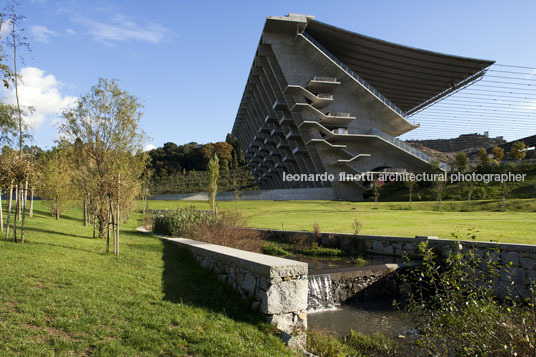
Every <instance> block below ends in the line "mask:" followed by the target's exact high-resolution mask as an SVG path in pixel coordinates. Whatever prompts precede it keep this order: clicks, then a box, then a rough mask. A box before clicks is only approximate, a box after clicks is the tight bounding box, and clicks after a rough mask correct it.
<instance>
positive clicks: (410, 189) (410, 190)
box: [409, 187, 413, 209]
mask: <svg viewBox="0 0 536 357" xmlns="http://www.w3.org/2000/svg"><path fill="white" fill-rule="evenodd" d="M412 191H413V189H412V188H411V187H410V188H409V208H410V209H411V193H412Z"/></svg>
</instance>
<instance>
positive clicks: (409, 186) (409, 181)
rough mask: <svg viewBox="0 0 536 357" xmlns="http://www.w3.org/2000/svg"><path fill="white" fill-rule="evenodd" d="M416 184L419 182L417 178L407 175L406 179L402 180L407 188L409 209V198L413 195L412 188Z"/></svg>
mask: <svg viewBox="0 0 536 357" xmlns="http://www.w3.org/2000/svg"><path fill="white" fill-rule="evenodd" d="M418 184H419V182H417V180H412V179H410V178H409V177H408V179H407V180H405V181H404V185H405V186H406V187H407V189H408V190H409V209H411V199H412V195H413V190H414V189H415V188H416V187H417V185H418Z"/></svg>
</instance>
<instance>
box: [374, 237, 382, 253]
mask: <svg viewBox="0 0 536 357" xmlns="http://www.w3.org/2000/svg"><path fill="white" fill-rule="evenodd" d="M372 249H373V250H375V251H378V252H383V244H382V242H380V241H378V240H374V241H372Z"/></svg>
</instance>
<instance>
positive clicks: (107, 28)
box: [4, 0, 536, 147]
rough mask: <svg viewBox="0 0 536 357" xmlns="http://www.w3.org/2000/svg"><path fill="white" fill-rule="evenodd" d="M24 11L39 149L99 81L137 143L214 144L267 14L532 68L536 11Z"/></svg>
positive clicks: (365, 5)
mask: <svg viewBox="0 0 536 357" xmlns="http://www.w3.org/2000/svg"><path fill="white" fill-rule="evenodd" d="M23 2H24V4H23V5H22V6H21V7H20V9H19V12H20V13H21V14H23V15H25V16H26V17H27V20H26V21H25V23H24V26H25V28H26V33H27V36H28V37H29V39H30V41H31V43H32V47H33V50H32V53H31V54H30V55H26V56H25V57H26V60H25V64H24V65H23V67H24V68H23V71H22V74H23V76H24V81H25V82H24V84H25V86H26V88H24V90H23V92H22V94H21V95H22V96H23V97H24V98H22V101H23V102H25V101H26V102H27V103H29V102H31V104H32V105H34V106H35V107H36V113H35V114H34V117H33V118H31V119H29V121H30V122H31V123H32V124H33V126H34V128H33V130H32V131H33V135H34V143H35V144H37V145H39V146H42V147H51V146H52V145H53V139H54V138H55V136H56V133H57V131H56V129H55V128H54V126H53V123H54V122H55V121H56V120H57V118H58V115H57V113H58V112H59V111H60V110H61V108H62V107H63V106H65V105H68V104H69V103H72V102H73V101H74V100H75V98H76V97H77V96H79V95H81V94H85V93H87V92H88V90H89V89H90V87H91V86H92V85H94V84H95V83H97V80H98V78H99V77H106V78H115V79H119V80H120V82H121V86H122V87H123V88H124V89H126V90H128V91H129V92H130V93H132V94H134V95H136V96H137V97H139V98H140V99H141V101H142V103H143V104H144V109H143V112H144V116H143V119H142V121H141V126H142V128H143V129H144V130H145V131H146V133H147V134H148V136H149V137H150V139H149V140H148V141H147V144H152V145H155V146H160V145H162V144H163V143H165V142H167V141H172V142H175V143H179V144H181V143H186V142H191V141H197V142H200V143H203V142H208V141H219V140H224V138H225V134H226V133H228V132H230V131H231V128H232V125H233V122H234V117H235V114H236V110H237V108H238V105H239V102H240V99H241V96H242V91H243V89H244V86H245V83H246V80H247V76H248V73H249V70H250V66H251V62H252V60H253V55H254V53H255V50H256V47H257V43H258V41H259V37H260V34H261V31H262V27H263V24H264V20H265V18H266V16H268V15H285V14H288V13H289V12H295V13H305V14H310V15H314V16H316V18H317V19H318V20H320V21H323V22H327V23H330V24H333V25H336V26H338V27H342V28H345V29H348V30H351V31H355V32H359V33H363V34H366V35H369V36H373V37H378V38H382V39H385V40H388V41H393V42H397V43H401V44H404V45H409V46H414V47H419V48H425V49H429V50H434V51H439V52H445V53H451V54H457V55H464V56H468V57H477V58H484V59H493V60H496V61H497V62H498V63H504V64H515V65H521V66H528V67H536V46H534V39H535V38H536V25H535V22H534V16H535V14H536V2H534V1H516V2H515V3H512V2H506V1H441V2H440V1H429V0H428V1H355V0H354V1H325V0H324V1H291V0H286V1H278V0H274V1H51V0H33V1H29V0H28V1H23ZM4 96H7V97H8V99H9V96H10V94H9V93H5V91H4Z"/></svg>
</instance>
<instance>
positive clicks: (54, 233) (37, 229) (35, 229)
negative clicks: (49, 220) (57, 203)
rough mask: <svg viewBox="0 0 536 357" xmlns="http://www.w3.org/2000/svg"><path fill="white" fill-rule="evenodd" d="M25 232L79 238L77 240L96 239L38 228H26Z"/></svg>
mask: <svg viewBox="0 0 536 357" xmlns="http://www.w3.org/2000/svg"><path fill="white" fill-rule="evenodd" d="M25 230H26V231H27V232H28V231H33V232H41V233H47V234H53V235H60V236H66V237H77V238H84V239H94V238H93V237H88V236H82V235H79V234H74V233H63V232H59V231H51V230H49V229H43V228H36V227H26V228H25Z"/></svg>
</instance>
